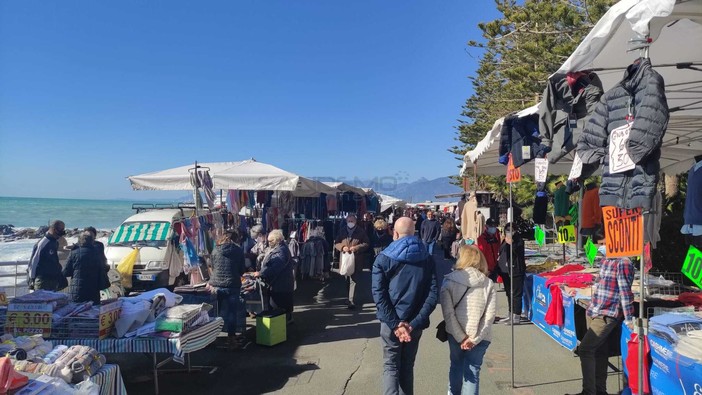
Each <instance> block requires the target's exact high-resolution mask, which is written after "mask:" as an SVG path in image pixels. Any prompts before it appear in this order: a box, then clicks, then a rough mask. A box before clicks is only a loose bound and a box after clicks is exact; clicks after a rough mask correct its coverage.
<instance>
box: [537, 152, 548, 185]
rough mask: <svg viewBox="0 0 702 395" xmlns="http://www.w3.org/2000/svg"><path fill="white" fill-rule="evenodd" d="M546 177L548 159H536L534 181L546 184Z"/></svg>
mask: <svg viewBox="0 0 702 395" xmlns="http://www.w3.org/2000/svg"><path fill="white" fill-rule="evenodd" d="M546 176H548V159H546V158H536V160H535V161H534V179H535V180H536V182H546Z"/></svg>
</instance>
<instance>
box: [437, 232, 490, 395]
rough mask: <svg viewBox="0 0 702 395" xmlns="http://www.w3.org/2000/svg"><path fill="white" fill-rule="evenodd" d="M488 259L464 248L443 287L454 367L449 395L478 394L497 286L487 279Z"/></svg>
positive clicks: (451, 371)
mask: <svg viewBox="0 0 702 395" xmlns="http://www.w3.org/2000/svg"><path fill="white" fill-rule="evenodd" d="M487 274H488V268H487V261H486V260H485V256H484V255H483V253H482V252H480V250H479V249H478V247H476V246H474V245H464V246H462V247H461V249H460V253H459V256H458V260H457V261H456V265H455V266H454V270H453V272H451V273H449V274H447V275H446V277H444V283H443V284H442V286H441V296H440V300H441V312H442V313H443V315H444V321H446V332H448V334H449V336H448V343H449V352H450V354H449V355H450V362H451V367H450V369H449V391H448V392H449V394H451V395H467V394H470V395H473V394H478V390H479V375H480V366H481V365H482V364H483V357H484V356H485V352H486V351H487V348H488V346H489V345H490V340H491V339H492V335H491V330H492V323H493V321H494V320H495V304H496V301H495V292H496V291H495V285H494V283H493V282H492V281H490V279H489V278H488V277H487Z"/></svg>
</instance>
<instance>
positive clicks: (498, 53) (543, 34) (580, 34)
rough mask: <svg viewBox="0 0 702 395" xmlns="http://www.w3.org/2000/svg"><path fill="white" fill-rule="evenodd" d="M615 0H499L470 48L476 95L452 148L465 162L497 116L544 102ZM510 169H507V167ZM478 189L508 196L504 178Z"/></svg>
mask: <svg viewBox="0 0 702 395" xmlns="http://www.w3.org/2000/svg"><path fill="white" fill-rule="evenodd" d="M613 3H615V1H614V0H581V1H577V0H526V1H525V2H524V3H523V4H517V2H516V1H514V0H495V4H496V7H497V9H498V11H500V13H501V14H502V17H501V18H498V19H495V20H493V21H490V22H487V23H481V24H479V25H478V27H479V28H480V30H481V31H482V40H480V41H469V42H468V46H469V47H470V48H473V49H474V50H477V51H481V52H482V55H481V58H480V61H479V67H478V70H477V71H476V75H475V76H473V77H470V80H471V84H472V85H473V94H472V95H471V96H470V97H469V98H468V99H467V100H466V103H465V105H464V106H463V112H462V113H461V117H462V118H461V119H460V120H459V124H458V126H457V132H458V136H457V138H456V140H457V142H458V144H457V145H455V146H453V147H451V148H450V149H449V151H450V152H452V153H454V154H456V155H457V156H458V158H459V159H460V160H462V159H463V154H464V153H465V152H466V150H468V149H470V148H472V147H474V145H475V144H476V143H477V142H478V141H480V139H482V138H483V136H484V135H485V133H487V131H488V130H490V129H491V128H492V125H493V123H494V122H495V120H497V119H499V118H501V117H503V116H505V115H508V114H510V113H512V112H515V111H518V110H521V109H523V108H526V107H529V106H532V105H534V104H536V103H538V102H539V100H540V99H541V94H542V92H543V90H544V88H545V87H546V81H547V79H548V76H549V75H551V74H552V73H553V72H555V71H556V70H557V69H558V68H559V67H560V65H561V64H562V63H563V62H564V61H565V60H566V59H567V58H568V56H570V54H571V53H572V52H573V51H574V50H575V48H576V47H577V46H578V44H580V42H581V41H582V39H583V38H584V37H585V36H586V35H587V33H588V32H589V31H590V29H591V28H592V27H593V26H594V24H595V23H596V22H597V21H598V20H599V18H600V17H601V16H602V15H603V14H604V13H605V12H606V11H607V9H608V8H609V7H610V6H611V5H612V4H613ZM505 170H506V169H505ZM475 187H476V188H480V189H484V190H489V191H493V192H495V193H496V194H497V195H498V198H499V197H506V192H507V190H508V189H507V185H506V183H505V181H504V176H502V177H486V176H478V177H477V185H475ZM514 187H515V188H514V196H515V201H516V202H517V203H520V204H528V203H530V202H532V201H533V198H534V189H535V187H534V183H533V182H527V181H524V182H521V183H518V184H515V185H514Z"/></svg>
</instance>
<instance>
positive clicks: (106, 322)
mask: <svg viewBox="0 0 702 395" xmlns="http://www.w3.org/2000/svg"><path fill="white" fill-rule="evenodd" d="M121 312H122V302H121V301H119V300H118V301H116V302H113V303H110V304H106V305H104V306H101V307H100V315H99V316H98V319H99V320H100V327H99V337H100V339H104V338H106V337H107V336H108V335H109V334H110V332H111V331H112V327H114V325H115V321H117V319H118V318H119V315H120V313H121Z"/></svg>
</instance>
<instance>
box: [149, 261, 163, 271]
mask: <svg viewBox="0 0 702 395" xmlns="http://www.w3.org/2000/svg"><path fill="white" fill-rule="evenodd" d="M165 269H168V264H166V262H165V261H149V263H147V264H146V270H165Z"/></svg>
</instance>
